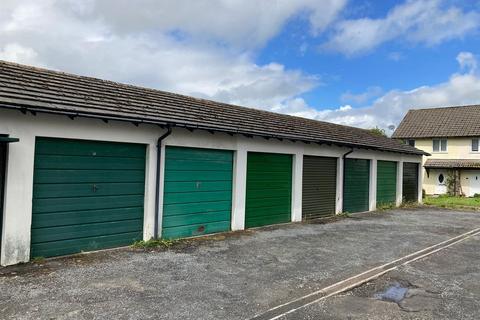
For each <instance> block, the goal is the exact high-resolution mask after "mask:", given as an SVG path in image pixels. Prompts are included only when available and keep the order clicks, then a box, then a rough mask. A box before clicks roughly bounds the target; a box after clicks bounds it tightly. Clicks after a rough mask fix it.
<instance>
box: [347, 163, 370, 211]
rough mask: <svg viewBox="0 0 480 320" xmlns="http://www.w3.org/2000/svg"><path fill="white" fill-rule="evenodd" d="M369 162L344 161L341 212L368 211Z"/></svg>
mask: <svg viewBox="0 0 480 320" xmlns="http://www.w3.org/2000/svg"><path fill="white" fill-rule="evenodd" d="M369 187H370V160H365V159H345V177H344V188H343V211H344V212H350V213H353V212H363V211H368V210H369V189H370V188H369Z"/></svg>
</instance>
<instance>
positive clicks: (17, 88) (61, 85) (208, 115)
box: [0, 61, 424, 154]
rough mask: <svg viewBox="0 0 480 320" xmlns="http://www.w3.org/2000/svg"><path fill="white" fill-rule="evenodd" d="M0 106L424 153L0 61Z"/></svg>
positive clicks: (364, 135)
mask: <svg viewBox="0 0 480 320" xmlns="http://www.w3.org/2000/svg"><path fill="white" fill-rule="evenodd" d="M0 107H3V108H16V109H20V110H21V111H24V112H26V111H31V112H48V113H55V114H64V115H68V116H70V117H72V118H73V117H76V116H81V117H95V118H101V119H105V120H122V121H131V122H134V123H151V124H159V125H169V126H177V127H185V128H189V129H204V130H210V131H212V132H213V131H217V132H218V131H222V132H226V133H230V134H244V135H248V136H263V137H266V138H268V137H270V138H279V139H290V140H295V141H296V140H299V141H305V142H314V143H315V142H316V143H328V144H335V145H341V146H349V147H358V148H369V149H376V150H384V151H392V152H401V153H409V154H424V152H423V151H420V150H418V149H415V148H412V147H410V146H407V145H404V144H402V143H400V142H398V141H396V140H393V139H389V138H385V137H379V136H375V135H373V134H371V133H369V132H368V131H367V130H363V129H359V128H353V127H348V126H342V125H337V124H332V123H328V122H323V121H316V120H310V119H305V118H301V117H293V116H288V115H284V114H278V113H273V112H267V111H262V110H258V109H252V108H245V107H239V106H235V105H229V104H225V103H219V102H214V101H209V100H203V99H196V98H192V97H188V96H184V95H179V94H174V93H169V92H164V91H159V90H153V89H146V88H141V87H136V86H131V85H125V84H120V83H116V82H111V81H105V80H100V79H96V78H90V77H83V76H76V75H71V74H66V73H61V72H56V71H50V70H45V69H40V68H34V67H29V66H24V65H18V64H14V63H10V62H4V61H0Z"/></svg>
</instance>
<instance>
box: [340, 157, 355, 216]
mask: <svg viewBox="0 0 480 320" xmlns="http://www.w3.org/2000/svg"><path fill="white" fill-rule="evenodd" d="M352 152H353V148H351V149H350V151H348V152H347V153H345V154H344V155H343V156H342V160H343V177H342V178H343V183H342V211H345V199H343V195H344V194H345V192H344V190H345V159H346V158H347V156H348V155H349V154H350V153H352Z"/></svg>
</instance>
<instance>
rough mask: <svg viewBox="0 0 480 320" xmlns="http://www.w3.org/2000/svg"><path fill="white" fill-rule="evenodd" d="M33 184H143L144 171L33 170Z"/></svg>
mask: <svg viewBox="0 0 480 320" xmlns="http://www.w3.org/2000/svg"><path fill="white" fill-rule="evenodd" d="M33 180H34V181H35V183H93V182H95V183H118V182H141V183H144V182H145V170H52V169H38V170H35V173H34V177H33Z"/></svg>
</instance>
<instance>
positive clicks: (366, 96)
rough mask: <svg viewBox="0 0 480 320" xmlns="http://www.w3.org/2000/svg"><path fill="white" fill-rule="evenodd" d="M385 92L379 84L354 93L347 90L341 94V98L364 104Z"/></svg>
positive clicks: (345, 101)
mask: <svg viewBox="0 0 480 320" xmlns="http://www.w3.org/2000/svg"><path fill="white" fill-rule="evenodd" d="M382 93H383V90H382V88H380V87H378V86H373V87H368V88H367V91H365V92H362V93H358V94H354V93H351V92H350V91H347V92H345V93H344V94H342V95H341V96H340V100H341V101H342V102H343V103H355V104H363V103H366V102H368V101H369V100H370V99H372V98H375V97H378V96H379V95H381V94H382Z"/></svg>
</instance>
